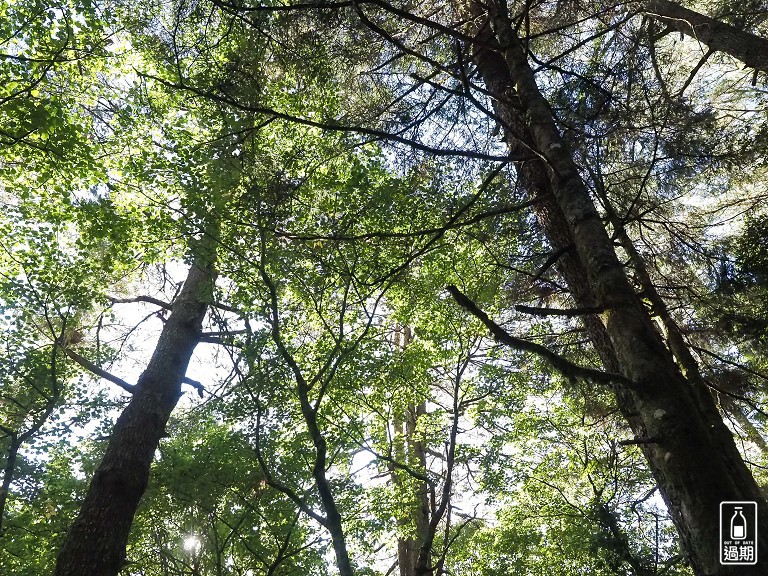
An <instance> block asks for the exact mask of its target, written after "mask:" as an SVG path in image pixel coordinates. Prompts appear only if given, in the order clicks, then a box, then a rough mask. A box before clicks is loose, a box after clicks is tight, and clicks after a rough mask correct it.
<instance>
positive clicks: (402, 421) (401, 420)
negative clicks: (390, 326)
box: [390, 326, 432, 576]
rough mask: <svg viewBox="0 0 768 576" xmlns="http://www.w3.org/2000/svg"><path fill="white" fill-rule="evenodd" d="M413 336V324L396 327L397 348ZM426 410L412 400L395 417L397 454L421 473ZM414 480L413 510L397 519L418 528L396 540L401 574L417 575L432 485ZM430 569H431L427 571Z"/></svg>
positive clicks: (397, 478)
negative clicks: (420, 436)
mask: <svg viewBox="0 0 768 576" xmlns="http://www.w3.org/2000/svg"><path fill="white" fill-rule="evenodd" d="M412 338H413V335H412V332H411V329H410V327H408V326H404V327H402V328H400V327H398V328H396V333H395V346H396V348H399V349H401V350H405V348H406V347H407V346H408V344H410V342H411V340H412ZM424 414H426V403H424V402H420V403H418V404H414V403H409V404H408V405H407V407H406V409H405V413H404V414H403V413H401V412H400V411H398V413H396V415H395V421H394V425H395V438H394V442H395V443H396V444H395V450H394V452H395V458H396V459H397V460H398V461H400V462H402V463H403V464H405V465H406V466H407V467H408V469H409V470H415V471H417V472H418V473H420V474H426V469H427V455H426V450H425V448H424V444H423V443H422V442H421V440H419V439H418V437H417V434H416V429H417V425H418V420H419V417H420V416H423V415H424ZM390 474H391V476H392V482H393V484H395V485H396V486H401V479H400V475H399V473H398V470H397V468H396V467H395V466H394V465H392V466H391V467H390ZM414 481H415V482H414V484H413V493H412V496H413V498H412V500H411V501H410V502H411V503H412V505H411V508H410V510H409V512H410V513H409V514H408V515H406V516H402V517H401V518H399V519H398V525H399V526H400V527H408V528H413V529H415V534H414V535H413V536H408V537H403V536H401V537H399V538H398V540H397V563H398V567H399V570H400V576H416V568H417V564H418V560H419V552H420V550H421V548H422V545H423V544H424V542H425V540H426V538H427V534H428V531H429V520H430V505H429V487H428V486H427V483H426V482H425V481H424V480H421V479H414ZM431 573H432V572H431V571H429V572H428V574H431Z"/></svg>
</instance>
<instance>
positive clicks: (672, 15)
mask: <svg viewBox="0 0 768 576" xmlns="http://www.w3.org/2000/svg"><path fill="white" fill-rule="evenodd" d="M641 10H642V12H643V13H644V14H645V15H646V16H650V17H652V18H654V19H656V20H658V21H660V22H662V23H664V24H666V25H667V26H669V27H670V28H673V29H675V30H677V31H678V32H681V33H682V34H685V35H687V36H690V37H691V38H694V39H696V40H698V41H699V42H701V43H702V44H704V45H706V46H707V47H709V48H711V49H712V50H715V51H717V52H725V53H726V54H730V55H731V56H733V57H734V58H736V59H737V60H740V61H741V62H743V63H744V64H746V65H747V66H749V67H750V68H754V69H755V70H761V71H762V72H768V39H765V38H762V37H760V36H755V35H754V34H750V33H749V32H744V31H743V30H739V29H738V28H736V27H735V26H731V25H730V24H726V23H725V22H720V21H719V20H715V19H714V18H710V17H709V16H705V15H703V14H699V13H698V12H694V11H693V10H689V9H688V8H683V7H682V6H680V4H677V3H676V2H670V1H669V0H651V1H650V2H645V3H643V5H642V8H641Z"/></svg>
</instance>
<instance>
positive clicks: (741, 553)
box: [720, 502, 757, 566]
mask: <svg viewBox="0 0 768 576" xmlns="http://www.w3.org/2000/svg"><path fill="white" fill-rule="evenodd" d="M720 564H723V565H729V566H730V565H746V564H757V503H756V502H721V503H720Z"/></svg>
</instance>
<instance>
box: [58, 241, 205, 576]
mask: <svg viewBox="0 0 768 576" xmlns="http://www.w3.org/2000/svg"><path fill="white" fill-rule="evenodd" d="M201 244H202V246H201V250H200V254H198V255H197V257H196V259H195V262H194V263H193V264H192V266H191V267H190V269H189V273H188V275H187V279H186V281H185V282H184V286H183V288H182V290H181V292H180V294H179V296H178V297H177V298H176V300H175V301H174V303H173V306H172V308H171V314H170V315H169V317H168V320H167V322H166V324H165V326H164V327H163V331H162V333H161V334H160V338H159V340H158V342H157V346H156V347H155V351H154V353H153V354H152V358H151V359H150V361H149V364H148V365H147V368H146V370H145V371H144V373H143V374H142V375H141V377H140V378H139V380H138V382H137V384H136V386H135V389H134V393H133V397H132V398H131V401H130V402H129V404H128V406H127V407H126V408H125V410H123V413H122V414H121V415H120V417H119V418H118V419H117V422H116V423H115V426H114V428H113V431H112V436H111V438H110V440H109V444H108V446H107V450H106V453H105V454H104V458H103V459H102V461H101V464H100V465H99V467H98V469H97V470H96V473H95V474H94V477H93V480H92V481H91V485H90V488H89V489H88V493H87V495H86V497H85V500H84V501H83V504H82V507H81V508H80V513H79V515H78V517H77V519H76V520H75V522H74V524H73V525H72V527H71V528H70V530H69V533H68V534H67V537H66V540H65V541H64V544H63V546H62V548H61V551H60V552H59V557H58V560H57V564H56V571H55V575H56V576H116V575H117V573H118V572H119V571H120V569H121V568H122V566H123V563H124V562H125V557H126V544H127V542H128V535H129V532H130V529H131V524H132V522H133V518H134V516H135V514H136V510H137V508H138V505H139V501H140V500H141V497H142V495H143V494H144V491H145V489H146V487H147V483H148V480H149V471H150V466H151V464H152V460H153V458H154V455H155V450H156V449H157V447H158V445H159V443H160V439H161V438H162V437H163V436H164V435H165V425H166V423H167V422H168V418H169V417H170V415H171V412H172V411H173V409H174V408H175V407H176V404H177V402H178V400H179V398H180V397H181V383H182V380H183V378H184V375H185V373H186V371H187V366H188V364H189V360H190V358H191V356H192V353H193V351H194V349H195V346H196V345H197V343H198V342H199V339H200V334H201V329H202V322H203V319H204V317H205V314H206V311H207V309H208V304H209V303H210V302H211V300H212V297H213V287H214V283H215V272H214V267H213V261H214V251H215V247H214V246H213V242H212V241H211V242H210V245H209V243H207V242H205V240H204V241H203V242H201Z"/></svg>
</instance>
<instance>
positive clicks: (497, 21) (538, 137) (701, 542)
mask: <svg viewBox="0 0 768 576" xmlns="http://www.w3.org/2000/svg"><path fill="white" fill-rule="evenodd" d="M485 8H487V9H488V12H487V13H485V18H484V19H483V21H482V22H481V23H480V29H481V30H482V29H483V27H486V26H490V28H489V30H491V31H492V33H493V37H494V39H495V40H496V42H497V44H496V45H497V46H500V47H501V50H500V52H499V54H500V55H501V56H502V57H503V61H504V63H505V67H506V72H505V77H506V78H509V80H510V85H509V86H508V87H507V89H506V90H504V91H503V93H504V95H505V97H504V98H503V99H502V100H500V101H498V102H497V106H498V107H499V108H502V109H503V108H506V112H507V115H508V117H510V118H519V119H521V121H523V120H522V119H524V121H523V123H524V127H525V129H526V133H527V134H528V135H529V137H530V144H531V146H532V148H533V150H534V151H535V152H536V153H537V154H539V155H540V156H541V158H543V160H544V162H542V169H543V170H544V171H545V173H546V174H547V178H548V180H549V191H551V192H552V193H553V195H554V198H555V200H556V203H557V205H558V207H559V208H560V210H561V211H562V215H563V216H564V219H565V224H566V225H567V228H568V234H567V237H568V238H570V240H571V241H572V242H573V244H574V249H575V252H576V254H577V256H578V259H579V261H580V262H581V265H582V266H583V270H584V271H585V272H586V273H587V279H588V283H589V287H590V293H591V294H592V295H593V296H594V299H595V302H596V303H597V305H598V306H599V307H600V308H602V309H604V310H605V311H604V312H603V313H602V315H601V319H602V323H603V325H604V327H605V330H606V332H607V334H608V336H609V337H610V340H611V343H612V348H613V350H614V351H615V354H616V360H617V361H618V365H619V367H620V368H621V372H622V373H623V374H624V375H625V376H626V377H627V379H628V380H629V381H631V382H632V385H631V386H621V387H619V388H618V389H617V397H618V402H619V405H620V406H621V407H622V411H623V412H624V414H625V415H628V416H630V418H629V423H630V425H631V427H632V429H633V431H634V433H635V435H636V439H637V441H638V442H639V443H640V445H641V447H642V449H643V452H644V454H645V456H646V458H647V460H648V463H649V465H650V468H651V470H652V472H653V474H654V476H655V478H656V480H657V482H658V484H659V488H660V490H661V493H662V495H663V497H664V499H665V502H666V504H667V506H668V508H669V511H670V513H671V515H672V518H673V520H674V522H675V524H676V526H677V529H678V531H679V533H680V536H681V540H682V543H683V546H684V547H685V549H686V551H687V554H688V557H689V559H690V562H691V564H692V566H693V568H694V570H695V571H696V573H697V574H701V575H715V574H717V575H726V574H740V575H741V574H743V575H752V574H755V575H756V574H764V573H765V570H766V565H768V563H767V562H765V561H762V562H761V563H760V564H759V565H758V566H739V567H727V566H721V565H720V563H719V553H720V549H719V547H720V544H719V529H720V524H719V506H720V502H721V501H724V500H749V501H756V502H758V516H759V521H758V522H759V524H760V525H762V526H765V525H768V509H766V503H765V500H764V498H763V496H762V493H761V491H760V489H759V488H758V487H757V485H756V483H755V481H754V479H753V478H752V475H751V474H750V472H749V470H748V469H747V467H746V466H745V464H744V462H743V460H742V458H741V456H740V455H739V452H738V450H737V449H736V446H735V444H734V442H733V437H732V435H731V433H730V431H729V430H728V428H727V427H726V426H725V425H724V424H723V422H722V418H721V417H720V416H719V413H718V412H717V409H716V406H715V404H714V401H713V400H712V398H711V397H709V396H707V395H705V394H702V393H701V390H698V389H696V388H697V387H696V386H694V385H693V384H692V383H691V382H690V381H689V380H687V379H686V378H685V377H684V376H683V374H682V373H681V372H680V371H679V369H678V367H677V365H676V364H675V361H674V358H673V357H672V355H671V354H670V353H669V351H668V350H667V348H666V347H665V344H664V342H663V341H662V339H661V336H660V335H659V334H658V332H657V331H656V330H655V328H654V326H653V323H652V320H651V318H650V316H649V314H648V312H647V311H646V310H645V309H644V307H643V305H642V302H641V301H640V299H639V298H638V296H637V295H636V294H635V291H634V289H633V288H632V286H631V284H630V283H629V280H628V279H627V276H626V274H625V272H624V269H623V267H622V265H621V263H620V262H619V260H618V258H617V256H616V253H615V251H614V248H613V245H612V242H611V240H610V238H609V237H608V234H607V232H606V230H605V227H604V225H603V223H602V221H601V219H600V217H599V214H598V212H597V210H596V208H595V205H594V203H593V202H592V199H591V197H590V195H589V191H588V189H587V187H586V185H585V184H584V182H583V181H582V179H581V177H580V175H579V172H578V169H577V167H576V165H575V163H574V161H573V157H572V155H571V153H570V151H569V150H568V146H567V144H566V142H565V141H564V140H563V138H562V137H561V135H560V133H559V132H558V130H557V127H556V125H555V122H554V119H553V115H552V111H551V109H550V107H549V104H548V103H547V101H546V100H545V98H544V97H543V96H542V94H541V93H540V92H539V89H538V86H537V85H536V81H535V77H534V74H533V71H532V70H531V68H530V66H529V64H528V60H527V56H526V53H525V49H524V47H523V45H522V43H521V41H520V39H519V38H518V37H517V35H516V33H515V31H514V28H513V27H512V26H511V24H510V21H509V18H508V15H507V13H506V11H505V10H504V7H499V5H497V4H495V3H491V4H490V5H489V6H483V7H482V8H481V7H480V5H479V3H478V4H475V5H474V10H475V12H476V13H479V12H480V10H481V9H485ZM483 44H484V45H485V46H486V47H487V46H488V44H487V43H483ZM483 44H481V45H483ZM480 65H481V62H478V66H479V67H480ZM481 71H482V68H481ZM512 98H514V101H513V100H512ZM518 110H519V111H518ZM566 280H568V279H567V278H566ZM760 536H761V539H760V540H759V542H758V549H759V550H762V551H765V550H768V537H766V535H765V534H761V535H760ZM763 557H764V554H763Z"/></svg>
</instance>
